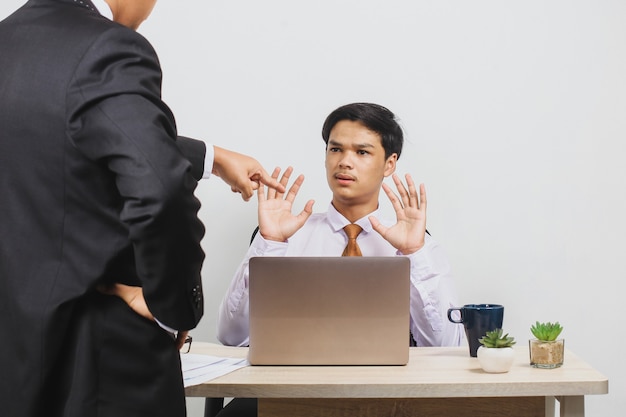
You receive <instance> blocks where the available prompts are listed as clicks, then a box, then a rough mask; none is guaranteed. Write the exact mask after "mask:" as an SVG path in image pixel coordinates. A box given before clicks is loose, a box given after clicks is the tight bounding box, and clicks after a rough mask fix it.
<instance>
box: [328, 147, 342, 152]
mask: <svg viewBox="0 0 626 417" xmlns="http://www.w3.org/2000/svg"><path fill="white" fill-rule="evenodd" d="M340 150H341V149H339V148H337V147H331V148H328V152H339V151H340Z"/></svg>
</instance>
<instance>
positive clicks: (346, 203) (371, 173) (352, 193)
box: [326, 120, 397, 212]
mask: <svg viewBox="0 0 626 417" xmlns="http://www.w3.org/2000/svg"><path fill="white" fill-rule="evenodd" d="M396 160H397V155H396V154H395V153H394V154H392V155H391V156H389V158H385V149H384V148H383V145H382V141H381V138H380V135H379V134H378V133H376V132H373V131H371V130H369V129H368V128H366V127H365V126H364V125H363V124H361V123H360V122H353V121H351V120H342V121H340V122H338V123H337V124H336V125H335V126H334V127H333V128H332V130H331V131H330V135H329V138H328V145H327V148H326V179H327V181H328V185H329V186H330V189H331V190H332V192H333V205H334V206H335V208H336V209H337V210H339V211H341V210H342V208H348V207H349V208H352V209H353V208H354V207H355V206H359V205H362V206H363V208H364V209H366V212H370V211H373V210H375V209H376V208H377V207H378V195H379V192H380V187H381V184H382V181H383V179H384V178H385V177H387V176H389V175H391V174H392V173H393V172H394V171H395V168H396Z"/></svg>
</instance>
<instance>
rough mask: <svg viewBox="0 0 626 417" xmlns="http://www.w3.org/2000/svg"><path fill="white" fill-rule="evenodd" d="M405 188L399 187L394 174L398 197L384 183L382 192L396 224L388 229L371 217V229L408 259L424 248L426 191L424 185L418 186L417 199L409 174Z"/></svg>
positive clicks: (400, 184) (402, 185)
mask: <svg viewBox="0 0 626 417" xmlns="http://www.w3.org/2000/svg"><path fill="white" fill-rule="evenodd" d="M405 177H406V183H407V187H405V186H404V184H402V181H401V180H400V178H399V177H398V176H397V175H396V174H393V177H392V178H393V182H394V183H395V184H396V188H397V189H398V194H399V195H400V197H399V198H398V196H397V195H396V194H395V193H394V192H393V190H392V189H391V187H389V186H388V185H387V184H384V183H383V190H385V194H387V197H388V198H389V200H390V201H391V204H392V205H393V209H394V211H395V212H396V220H397V222H396V224H394V225H393V226H391V227H385V226H383V225H382V224H381V223H380V222H379V221H378V219H377V218H376V217H374V216H370V217H369V220H370V222H371V223H372V227H374V230H376V231H377V232H378V233H380V235H381V236H382V237H383V238H385V240H387V241H388V242H389V243H390V244H391V245H392V246H393V247H395V248H396V249H398V250H399V251H400V252H401V253H403V254H405V255H408V254H411V253H413V252H417V251H418V250H420V249H421V248H422V246H424V239H425V234H426V188H425V187H424V184H420V186H419V196H418V194H417V189H416V188H415V184H414V183H413V179H412V178H411V176H410V175H409V174H407V175H406V176H405Z"/></svg>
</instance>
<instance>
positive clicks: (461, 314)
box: [448, 307, 463, 323]
mask: <svg viewBox="0 0 626 417" xmlns="http://www.w3.org/2000/svg"><path fill="white" fill-rule="evenodd" d="M453 311H458V312H459V314H460V316H461V319H460V320H455V319H453V318H452V312H453ZM448 320H450V321H451V322H452V323H463V309H462V308H460V307H454V308H449V309H448Z"/></svg>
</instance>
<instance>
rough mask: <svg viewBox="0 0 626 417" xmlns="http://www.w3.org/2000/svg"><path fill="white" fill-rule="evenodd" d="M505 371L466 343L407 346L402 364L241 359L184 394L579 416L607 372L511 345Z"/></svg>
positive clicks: (272, 403)
mask: <svg viewBox="0 0 626 417" xmlns="http://www.w3.org/2000/svg"><path fill="white" fill-rule="evenodd" d="M515 349H516V354H517V357H516V359H515V363H514V364H513V368H512V369H511V371H510V372H508V373H504V374H488V373H485V372H483V371H482V369H481V368H480V365H479V364H478V360H477V359H476V358H471V357H470V356H469V354H468V351H467V347H459V348H411V351H410V356H409V363H408V365H406V366H311V367H307V366H248V367H245V368H242V369H238V370H236V371H234V372H232V373H230V374H227V375H224V376H222V377H219V378H217V379H214V380H212V381H209V382H207V383H204V384H201V385H196V386H192V387H188V388H187V389H186V395H187V396H188V397H252V398H255V397H256V398H259V416H260V417H264V416H290V417H299V416H368V417H370V416H378V415H381V416H382V415H384V416H398V417H399V416H407V417H408V416H414V415H419V416H435V417H439V416H441V417H443V416H455V417H464V416H472V417H474V416H478V415H480V416H483V417H485V416H548V417H552V416H554V412H555V399H556V400H558V401H559V404H560V416H561V417H583V416H584V415H585V407H584V396H585V395H597V394H607V393H608V380H607V378H606V377H605V376H604V375H602V374H600V373H599V372H597V371H596V370H595V369H593V368H592V367H591V366H589V365H588V364H587V363H585V362H584V361H583V360H581V359H580V358H579V357H577V356H576V355H575V354H573V353H572V352H570V351H567V350H566V352H565V360H564V364H563V366H562V367H560V368H557V369H535V368H532V367H531V366H530V365H529V356H528V347H527V346H517V347H516V348H515ZM192 352H193V353H200V354H202V353H204V354H209V355H217V356H229V357H237V358H245V357H246V355H247V348H234V347H226V346H220V345H216V344H210V343H195V342H194V344H193V346H192Z"/></svg>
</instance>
